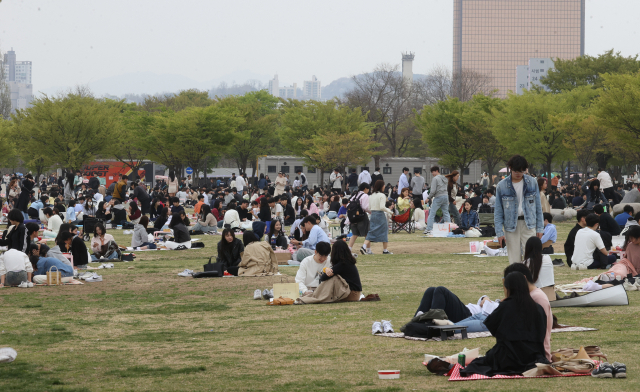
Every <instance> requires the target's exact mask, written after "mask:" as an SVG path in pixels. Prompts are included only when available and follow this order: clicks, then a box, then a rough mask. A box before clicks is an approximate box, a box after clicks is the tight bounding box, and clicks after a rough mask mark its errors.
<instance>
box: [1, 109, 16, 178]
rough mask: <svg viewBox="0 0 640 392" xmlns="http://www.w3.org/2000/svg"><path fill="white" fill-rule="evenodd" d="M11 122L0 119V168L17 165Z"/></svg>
mask: <svg viewBox="0 0 640 392" xmlns="http://www.w3.org/2000/svg"><path fill="white" fill-rule="evenodd" d="M11 127H12V123H11V121H8V120H4V119H2V118H1V117H0V168H2V167H15V166H16V164H17V159H16V148H15V140H14V139H13V131H12V129H11Z"/></svg>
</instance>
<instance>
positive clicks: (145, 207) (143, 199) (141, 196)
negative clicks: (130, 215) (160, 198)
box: [129, 183, 151, 215]
mask: <svg viewBox="0 0 640 392" xmlns="http://www.w3.org/2000/svg"><path fill="white" fill-rule="evenodd" d="M131 190H132V191H133V193H132V194H130V197H129V198H130V199H138V201H139V202H140V211H141V213H142V215H147V214H149V212H150V210H151V196H149V193H147V190H146V189H145V188H144V187H143V186H142V185H140V184H138V183H132V184H131Z"/></svg>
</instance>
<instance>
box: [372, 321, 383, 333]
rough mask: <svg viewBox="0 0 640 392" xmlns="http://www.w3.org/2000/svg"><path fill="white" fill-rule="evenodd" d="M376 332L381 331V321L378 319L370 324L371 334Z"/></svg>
mask: <svg viewBox="0 0 640 392" xmlns="http://www.w3.org/2000/svg"><path fill="white" fill-rule="evenodd" d="M377 333H382V323H381V322H380V321H374V322H373V325H372V326H371V334H372V335H375V334H377Z"/></svg>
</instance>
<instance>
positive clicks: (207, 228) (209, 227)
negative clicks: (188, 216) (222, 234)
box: [191, 204, 218, 234]
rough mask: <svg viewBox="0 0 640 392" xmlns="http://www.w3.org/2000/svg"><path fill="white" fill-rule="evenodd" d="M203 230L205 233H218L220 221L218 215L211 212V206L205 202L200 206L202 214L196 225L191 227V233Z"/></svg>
mask: <svg viewBox="0 0 640 392" xmlns="http://www.w3.org/2000/svg"><path fill="white" fill-rule="evenodd" d="M198 231H201V232H203V233H217V232H218V221H217V220H216V217H215V216H214V215H213V213H212V212H211V207H209V206H208V205H207V204H203V205H202V206H201V207H200V214H199V216H198V219H197V221H196V224H195V226H193V229H191V234H193V233H195V232H198Z"/></svg>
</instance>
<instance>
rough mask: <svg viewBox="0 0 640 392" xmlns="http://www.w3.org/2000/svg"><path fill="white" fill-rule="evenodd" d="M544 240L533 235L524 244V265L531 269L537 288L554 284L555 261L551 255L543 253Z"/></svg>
mask: <svg viewBox="0 0 640 392" xmlns="http://www.w3.org/2000/svg"><path fill="white" fill-rule="evenodd" d="M542 249H543V248H542V240H541V239H540V238H538V237H536V236H533V237H531V238H529V239H528V240H527V243H526V244H525V246H524V262H523V263H524V265H526V266H527V268H529V270H530V271H531V278H532V279H533V281H534V282H535V285H536V287H537V288H539V289H541V288H543V287H549V286H552V287H553V286H554V285H555V284H556V283H555V277H554V274H553V263H552V262H551V257H550V256H549V255H546V254H542Z"/></svg>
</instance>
